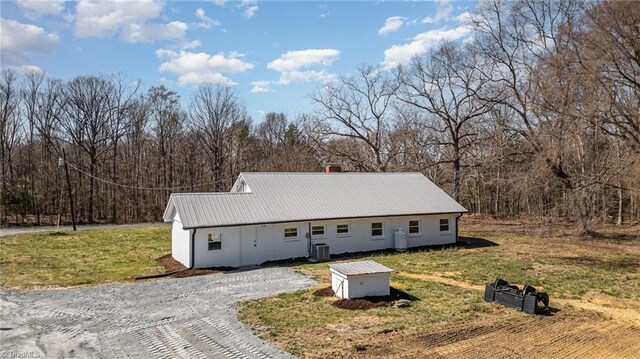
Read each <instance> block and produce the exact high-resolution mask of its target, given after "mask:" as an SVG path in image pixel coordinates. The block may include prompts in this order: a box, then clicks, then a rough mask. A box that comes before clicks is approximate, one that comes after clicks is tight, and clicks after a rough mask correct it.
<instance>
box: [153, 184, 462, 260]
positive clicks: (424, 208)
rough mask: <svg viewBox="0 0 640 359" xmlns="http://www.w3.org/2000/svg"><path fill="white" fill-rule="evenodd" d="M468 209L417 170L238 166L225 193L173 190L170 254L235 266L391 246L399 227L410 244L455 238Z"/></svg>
mask: <svg viewBox="0 0 640 359" xmlns="http://www.w3.org/2000/svg"><path fill="white" fill-rule="evenodd" d="M464 212H467V210H466V209H465V208H464V207H462V206H461V205H460V204H459V203H457V202H456V201H455V200H453V199H452V198H451V197H450V196H449V195H447V194H446V193H445V192H444V191H443V190H442V189H440V188H439V187H438V186H436V185H435V184H433V182H431V181H429V180H428V179H427V178H426V177H425V176H424V175H422V174H421V173H342V172H338V173H324V172H316V173H275V172H274V173H241V174H240V176H239V177H238V179H237V180H236V182H235V184H234V186H233V189H232V190H231V192H224V193H221V192H215V193H174V194H172V195H171V198H170V199H169V203H168V204H167V208H166V210H165V212H164V220H165V222H172V223H173V229H172V245H171V251H172V255H173V258H175V259H176V260H177V261H179V262H180V263H182V264H184V265H185V266H187V267H189V268H207V267H240V266H246V265H255V264H260V263H263V262H266V261H272V260H280V259H288V258H300V257H310V256H311V254H312V249H313V248H314V244H318V243H324V244H327V245H328V246H329V251H330V253H331V254H339V253H347V252H362V251H372V250H380V249H386V248H393V243H394V241H393V233H394V231H395V230H396V229H398V228H403V229H404V231H405V233H406V234H407V245H408V246H409V247H416V246H426V245H441V244H449V243H454V242H456V241H457V238H458V225H457V224H458V218H459V217H460V216H461V215H462V213H464Z"/></svg>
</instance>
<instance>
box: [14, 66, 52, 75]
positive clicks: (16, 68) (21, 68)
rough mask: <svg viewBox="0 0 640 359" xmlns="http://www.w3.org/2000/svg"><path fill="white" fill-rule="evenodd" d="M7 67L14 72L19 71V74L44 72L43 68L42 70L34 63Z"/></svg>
mask: <svg viewBox="0 0 640 359" xmlns="http://www.w3.org/2000/svg"><path fill="white" fill-rule="evenodd" d="M7 68H9V69H12V70H14V71H16V72H19V73H21V74H32V73H33V74H37V73H44V70H42V69H41V68H40V67H39V66H35V65H21V66H7Z"/></svg>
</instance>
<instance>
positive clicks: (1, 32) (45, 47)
mask: <svg viewBox="0 0 640 359" xmlns="http://www.w3.org/2000/svg"><path fill="white" fill-rule="evenodd" d="M58 41H59V38H58V35H57V34H55V33H47V32H46V31H45V30H44V29H43V28H41V27H38V26H35V25H30V24H22V23H20V22H17V21H15V20H10V19H5V18H1V19H0V52H1V53H2V61H1V62H2V63H3V65H18V66H19V65H23V64H25V63H28V62H29V57H28V56H27V55H28V54H29V53H33V52H41V53H47V52H51V51H53V49H54V48H55V47H56V46H57V45H58Z"/></svg>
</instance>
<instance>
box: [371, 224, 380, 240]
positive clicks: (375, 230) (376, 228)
mask: <svg viewBox="0 0 640 359" xmlns="http://www.w3.org/2000/svg"><path fill="white" fill-rule="evenodd" d="M382 233H383V231H382V222H373V223H371V236H372V237H382Z"/></svg>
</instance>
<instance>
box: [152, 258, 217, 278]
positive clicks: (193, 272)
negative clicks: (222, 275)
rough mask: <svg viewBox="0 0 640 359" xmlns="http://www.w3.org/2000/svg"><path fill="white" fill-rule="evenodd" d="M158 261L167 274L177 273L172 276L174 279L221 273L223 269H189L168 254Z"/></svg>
mask: <svg viewBox="0 0 640 359" xmlns="http://www.w3.org/2000/svg"><path fill="white" fill-rule="evenodd" d="M156 261H158V263H160V264H161V265H162V266H163V267H164V268H165V269H166V270H167V272H176V271H177V272H176V273H173V274H171V277H172V278H187V277H195V276H199V275H207V274H212V273H219V272H221V271H222V270H223V269H224V268H223V269H221V268H204V269H187V267H185V266H184V265H182V263H180V262H178V261H177V260H175V259H173V257H172V256H171V254H166V255H164V256H162V257H160V258H157V259H156Z"/></svg>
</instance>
